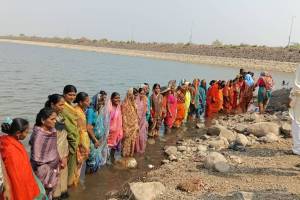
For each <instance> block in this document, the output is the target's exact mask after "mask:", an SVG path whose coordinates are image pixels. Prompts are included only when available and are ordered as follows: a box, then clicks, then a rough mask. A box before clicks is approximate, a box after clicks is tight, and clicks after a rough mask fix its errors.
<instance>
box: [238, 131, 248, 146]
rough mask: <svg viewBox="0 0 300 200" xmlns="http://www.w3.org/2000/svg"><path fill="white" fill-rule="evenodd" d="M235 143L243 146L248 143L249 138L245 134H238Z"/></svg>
mask: <svg viewBox="0 0 300 200" xmlns="http://www.w3.org/2000/svg"><path fill="white" fill-rule="evenodd" d="M236 143H237V144H239V145H242V146H244V147H245V146H247V145H248V144H249V140H248V138H247V137H246V136H245V135H243V134H238V135H237V136H236Z"/></svg>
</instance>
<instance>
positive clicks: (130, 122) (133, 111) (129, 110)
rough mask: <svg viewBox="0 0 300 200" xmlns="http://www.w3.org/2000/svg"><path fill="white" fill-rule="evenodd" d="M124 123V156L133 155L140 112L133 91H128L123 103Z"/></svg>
mask: <svg viewBox="0 0 300 200" xmlns="http://www.w3.org/2000/svg"><path fill="white" fill-rule="evenodd" d="M122 124H123V133H124V137H123V142H122V155H123V157H133V155H134V150H135V142H136V138H137V134H138V131H139V124H138V113H137V108H136V105H135V101H134V96H133V93H132V92H130V91H129V92H128V93H127V96H126V97H125V100H124V102H123V104H122Z"/></svg>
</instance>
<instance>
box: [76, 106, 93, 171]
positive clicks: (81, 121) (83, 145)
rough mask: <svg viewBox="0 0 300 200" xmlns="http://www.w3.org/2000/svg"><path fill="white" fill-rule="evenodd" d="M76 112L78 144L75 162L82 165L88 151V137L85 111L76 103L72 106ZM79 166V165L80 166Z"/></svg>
mask: <svg viewBox="0 0 300 200" xmlns="http://www.w3.org/2000/svg"><path fill="white" fill-rule="evenodd" d="M74 109H75V111H76V112H77V116H78V117H79V118H78V128H79V146H78V149H77V162H78V164H80V165H82V164H83V163H84V162H85V161H86V160H87V158H88V156H89V153H90V138H89V135H88V132H87V122H86V115H85V112H84V111H83V110H82V109H81V108H80V107H79V106H78V105H77V106H75V107H74ZM80 168H81V167H80Z"/></svg>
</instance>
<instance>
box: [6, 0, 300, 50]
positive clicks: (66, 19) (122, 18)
mask: <svg viewBox="0 0 300 200" xmlns="http://www.w3.org/2000/svg"><path fill="white" fill-rule="evenodd" d="M0 5H1V6H0V35H6V34H19V33H24V34H26V35H38V36H63V37H64V36H70V37H81V36H84V37H88V38H93V39H94V38H95V39H100V38H108V39H111V40H130V39H131V37H132V36H133V39H134V40H136V41H157V42H188V41H189V35H190V32H191V27H193V28H192V29H193V31H192V32H193V34H192V42H194V43H205V44H210V43H211V42H212V41H214V40H215V39H219V40H221V41H222V42H224V43H231V44H240V43H248V44H266V45H272V46H279V45H282V46H285V45H286V44H287V41H288V35H289V29H290V24H291V19H292V16H296V19H295V23H294V29H293V33H292V41H293V42H300V0H147V1H146V0H106V1H104V0H85V1H84V0H48V1H46V0H0ZM297 15H298V16H297ZM192 24H193V25H192Z"/></svg>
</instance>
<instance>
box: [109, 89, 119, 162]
mask: <svg viewBox="0 0 300 200" xmlns="http://www.w3.org/2000/svg"><path fill="white" fill-rule="evenodd" d="M109 116H110V122H109V123H110V125H109V134H108V138H107V145H108V148H109V155H110V156H109V160H108V161H109V164H110V163H111V162H112V159H111V158H114V159H119V155H120V152H121V141H122V139H123V126H122V112H121V105H120V94H119V93H117V92H113V93H112V94H111V97H110V103H109Z"/></svg>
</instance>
